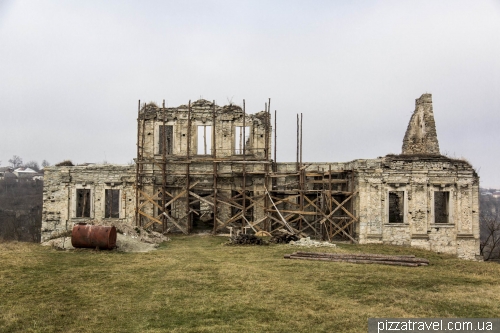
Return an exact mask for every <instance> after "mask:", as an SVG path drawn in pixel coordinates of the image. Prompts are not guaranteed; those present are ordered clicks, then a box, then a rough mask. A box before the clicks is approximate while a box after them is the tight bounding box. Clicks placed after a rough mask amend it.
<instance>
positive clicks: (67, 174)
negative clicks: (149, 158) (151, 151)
mask: <svg viewBox="0 0 500 333" xmlns="http://www.w3.org/2000/svg"><path fill="white" fill-rule="evenodd" d="M134 181H135V167H134V166H118V165H90V166H74V167H69V166H64V167H46V168H45V174H44V189H43V212H42V237H41V240H42V242H44V241H45V240H47V239H49V238H51V237H55V236H57V235H58V234H60V233H63V232H65V231H68V230H72V228H73V225H74V224H76V223H79V222H88V221H102V220H104V219H109V220H114V221H117V222H120V223H127V224H133V223H134V216H135V214H134V208H135V192H134V188H133V185H134ZM111 189H113V190H119V204H118V214H119V217H118V218H106V217H105V216H106V214H105V209H106V190H111ZM80 190H89V191H90V195H89V200H88V201H86V202H85V204H86V205H89V206H88V207H89V208H90V209H89V210H88V216H87V214H81V211H79V212H77V206H78V196H77V194H78V193H81V192H78V191H80ZM114 193H116V192H114ZM108 194H109V192H108ZM86 211H87V210H86ZM81 215H84V216H81Z"/></svg>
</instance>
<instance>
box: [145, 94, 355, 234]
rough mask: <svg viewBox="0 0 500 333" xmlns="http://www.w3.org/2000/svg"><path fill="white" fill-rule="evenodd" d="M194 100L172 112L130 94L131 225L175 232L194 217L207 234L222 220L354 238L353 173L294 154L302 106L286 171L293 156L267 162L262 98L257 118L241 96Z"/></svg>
mask: <svg viewBox="0 0 500 333" xmlns="http://www.w3.org/2000/svg"><path fill="white" fill-rule="evenodd" d="M195 103H198V104H196V107H195V110H193V105H192V103H191V101H189V103H188V105H187V107H184V108H183V109H182V110H181V111H179V109H175V110H174V109H172V108H166V107H165V101H163V104H162V106H161V107H158V106H156V105H150V104H143V105H141V102H140V101H139V104H138V118H137V158H136V161H135V162H136V181H135V193H136V202H135V207H136V209H135V221H136V225H138V226H142V227H144V228H155V229H157V230H160V229H161V231H162V232H179V231H180V232H182V233H184V234H189V233H191V232H194V231H196V229H197V228H199V226H200V225H203V226H204V227H205V228H207V226H209V227H210V231H211V232H212V233H214V234H215V233H220V232H227V230H228V229H231V230H232V228H236V229H238V230H240V231H241V232H244V233H246V232H254V233H258V232H263V233H267V234H273V233H275V232H277V231H281V232H282V231H283V230H285V231H287V232H290V233H293V234H297V235H304V236H305V235H309V236H311V237H315V238H321V239H325V240H333V239H334V238H338V237H340V238H342V239H346V240H349V241H351V242H357V240H356V236H355V223H356V222H357V221H358V218H357V217H356V216H355V215H356V214H355V213H354V212H355V210H354V204H353V202H354V198H355V196H356V194H357V192H356V191H354V186H353V184H354V173H353V171H352V170H332V167H331V164H325V165H323V166H321V167H320V166H319V164H315V163H303V161H302V114H301V115H300V117H299V115H297V159H296V162H295V165H294V168H293V170H291V168H290V167H291V165H292V164H293V163H277V162H276V150H277V144H276V139H277V131H276V125H277V122H276V116H277V113H276V111H275V114H274V131H273V127H272V126H271V112H270V110H271V107H270V104H271V100H270V99H269V100H268V102H267V103H265V108H264V111H263V112H261V113H259V116H258V117H257V116H256V115H253V116H249V115H248V114H247V113H246V110H245V101H243V108H239V107H236V106H232V105H230V106H229V107H227V106H226V107H223V108H221V107H218V106H216V104H215V101H213V102H212V103H210V102H208V101H202V102H200V101H196V102H195ZM200 103H204V104H200ZM199 105H202V106H203V108H204V109H203V112H201V111H199V109H200V106H199ZM209 107H210V110H209V109H208V108H209ZM179 108H180V107H179ZM174 113H175V116H173V115H174ZM228 119H229V120H228ZM248 121H250V124H249V123H248ZM224 122H226V123H227V124H226V125H224V124H225V123H224ZM169 126H170V127H169ZM207 127H210V130H211V131H210V132H207ZM247 130H248V131H249V132H251V133H247ZM193 131H195V132H196V133H194V134H193ZM200 131H202V132H200ZM273 132H274V159H271V141H272V140H271V134H272V133H273ZM207 133H210V137H209V136H208V134H207ZM194 137H197V138H198V139H197V140H195V141H194V145H197V147H196V148H195V149H193V140H194V139H193V138H194ZM200 137H202V138H203V140H201V139H200ZM261 138H263V140H261ZM208 139H210V144H209V143H208ZM259 140H260V141H259ZM222 141H224V142H222ZM227 142H229V144H228V143H227ZM251 143H253V144H252V145H251V146H250V147H249V144H251ZM259 144H261V145H263V147H259ZM209 145H210V149H208V146H209ZM200 147H203V149H201V150H200ZM224 147H225V148H224ZM227 147H230V148H227ZM200 151H201V152H200ZM326 165H328V166H327V168H325V167H326Z"/></svg>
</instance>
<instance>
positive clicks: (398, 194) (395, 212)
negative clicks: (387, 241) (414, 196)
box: [389, 191, 405, 223]
mask: <svg viewBox="0 0 500 333" xmlns="http://www.w3.org/2000/svg"><path fill="white" fill-rule="evenodd" d="M404 196H405V192H404V191H393V192H389V223H403V222H404Z"/></svg>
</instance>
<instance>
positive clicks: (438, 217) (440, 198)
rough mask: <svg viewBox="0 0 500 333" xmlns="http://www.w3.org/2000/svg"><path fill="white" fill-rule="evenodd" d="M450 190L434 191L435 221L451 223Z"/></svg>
mask: <svg viewBox="0 0 500 333" xmlns="http://www.w3.org/2000/svg"><path fill="white" fill-rule="evenodd" d="M449 207H450V192H448V191H439V192H438V191H436V192H434V223H449V215H450V214H449V212H450V209H449Z"/></svg>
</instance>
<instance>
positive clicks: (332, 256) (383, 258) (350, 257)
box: [285, 252, 429, 267]
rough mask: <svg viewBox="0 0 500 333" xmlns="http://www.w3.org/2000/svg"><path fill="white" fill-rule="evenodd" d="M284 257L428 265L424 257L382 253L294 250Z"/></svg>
mask: <svg viewBox="0 0 500 333" xmlns="http://www.w3.org/2000/svg"><path fill="white" fill-rule="evenodd" d="M285 259H302V260H320V261H333V262H350V263H354V264H381V265H394V266H408V267H417V266H427V265H429V260H427V259H424V258H415V256H414V255H399V256H397V255H396V256H392V255H384V254H352V253H348V254H344V253H320V252H294V253H292V254H285Z"/></svg>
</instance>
